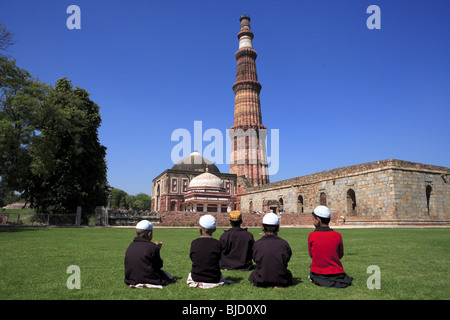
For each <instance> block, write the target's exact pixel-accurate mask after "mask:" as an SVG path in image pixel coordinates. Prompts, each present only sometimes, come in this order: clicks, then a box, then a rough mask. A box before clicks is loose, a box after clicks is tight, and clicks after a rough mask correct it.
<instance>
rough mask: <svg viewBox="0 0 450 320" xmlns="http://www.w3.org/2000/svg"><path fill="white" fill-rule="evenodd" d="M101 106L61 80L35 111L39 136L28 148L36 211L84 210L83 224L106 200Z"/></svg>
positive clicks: (84, 91)
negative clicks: (100, 132)
mask: <svg viewBox="0 0 450 320" xmlns="http://www.w3.org/2000/svg"><path fill="white" fill-rule="evenodd" d="M100 122H101V118H100V114H99V107H98V105H97V104H95V103H94V102H92V101H91V100H90V99H89V93H88V92H87V91H86V90H83V89H80V88H78V87H77V88H76V89H73V88H72V84H71V82H70V81H69V80H68V79H67V78H62V79H59V80H58V81H57V83H56V85H55V88H54V90H52V91H51V92H50V94H49V97H48V99H47V100H46V101H45V102H44V103H43V104H42V109H41V112H40V113H39V115H38V123H39V124H40V126H39V130H40V132H41V133H40V135H39V139H37V140H36V141H35V142H34V143H33V145H31V146H30V150H31V157H32V166H31V171H32V183H31V185H30V189H29V190H28V195H29V198H30V200H31V203H32V205H33V206H34V207H35V208H36V209H37V211H38V212H45V213H71V212H75V210H76V207H77V206H81V207H82V208H83V211H82V212H83V216H82V219H83V222H87V219H88V217H89V215H91V214H92V213H93V212H94V209H95V206H97V205H105V204H106V195H107V188H108V185H107V181H106V161H105V156H106V148H105V147H104V146H102V145H101V144H100V142H99V140H98V134H97V130H98V127H99V125H100Z"/></svg>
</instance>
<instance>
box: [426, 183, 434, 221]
mask: <svg viewBox="0 0 450 320" xmlns="http://www.w3.org/2000/svg"><path fill="white" fill-rule="evenodd" d="M431 191H433V189H432V188H431V186H430V185H427V188H426V189H425V193H426V195H427V215H430V200H431Z"/></svg>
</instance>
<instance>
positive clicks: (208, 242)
mask: <svg viewBox="0 0 450 320" xmlns="http://www.w3.org/2000/svg"><path fill="white" fill-rule="evenodd" d="M199 224H200V227H199V231H200V238H197V239H195V240H193V241H192V243H191V250H190V254H189V257H190V258H191V260H192V268H191V273H190V274H189V275H188V279H187V284H188V285H189V286H190V287H199V288H202V289H208V288H214V287H217V286H220V285H223V284H224V283H228V282H229V281H226V280H225V279H224V278H223V276H222V273H221V272H220V267H219V261H220V257H221V255H222V245H221V244H220V242H219V240H217V239H214V238H213V237H212V234H213V233H214V231H215V230H216V218H214V217H213V216H212V215H209V214H207V215H204V216H202V217H201V218H200V220H199Z"/></svg>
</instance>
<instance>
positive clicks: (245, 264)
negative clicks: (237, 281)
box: [219, 227, 255, 270]
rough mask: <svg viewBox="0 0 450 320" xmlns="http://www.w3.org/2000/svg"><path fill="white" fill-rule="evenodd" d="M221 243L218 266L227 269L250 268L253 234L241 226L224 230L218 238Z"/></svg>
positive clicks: (253, 242)
mask: <svg viewBox="0 0 450 320" xmlns="http://www.w3.org/2000/svg"><path fill="white" fill-rule="evenodd" d="M219 241H220V243H221V244H222V249H223V251H222V258H221V259H220V268H221V269H229V270H233V269H234V270H236V269H238V270H251V269H252V268H253V263H252V256H253V245H254V244H255V240H254V239H253V235H252V234H251V233H250V232H248V231H247V229H242V228H241V227H232V228H231V229H228V230H226V231H225V232H224V233H223V234H222V236H221V237H220V239H219Z"/></svg>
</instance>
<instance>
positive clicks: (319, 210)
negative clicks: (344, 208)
mask: <svg viewBox="0 0 450 320" xmlns="http://www.w3.org/2000/svg"><path fill="white" fill-rule="evenodd" d="M314 214H315V215H316V216H318V217H321V218H329V217H331V212H330V209H328V208H327V207H325V206H318V207H316V208H315V209H314Z"/></svg>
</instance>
